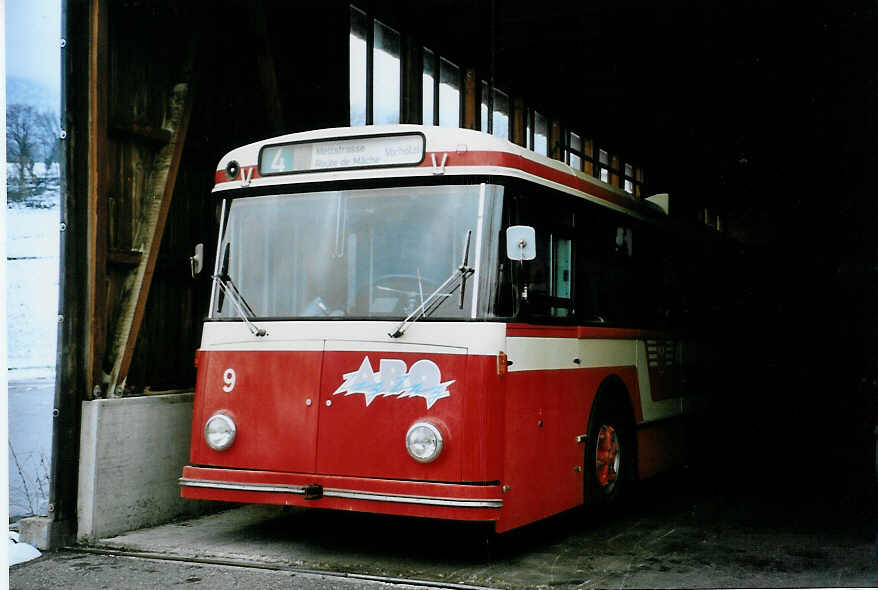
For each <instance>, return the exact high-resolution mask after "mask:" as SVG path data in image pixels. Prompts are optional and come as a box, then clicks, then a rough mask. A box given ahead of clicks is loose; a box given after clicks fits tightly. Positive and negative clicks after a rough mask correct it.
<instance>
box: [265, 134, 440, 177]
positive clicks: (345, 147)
mask: <svg viewBox="0 0 878 590" xmlns="http://www.w3.org/2000/svg"><path fill="white" fill-rule="evenodd" d="M423 159H424V136H423V135H421V134H419V133H417V134H406V135H380V136H371V137H354V138H346V139H332V140H328V141H327V140H321V141H308V142H298V143H287V144H281V145H270V146H266V147H264V148H262V152H261V153H260V154H259V174H260V175H262V176H269V175H272V174H290V173H294V172H313V171H318V170H350V169H356V168H381V167H386V166H411V165H417V164H420V163H421V161H422V160H423Z"/></svg>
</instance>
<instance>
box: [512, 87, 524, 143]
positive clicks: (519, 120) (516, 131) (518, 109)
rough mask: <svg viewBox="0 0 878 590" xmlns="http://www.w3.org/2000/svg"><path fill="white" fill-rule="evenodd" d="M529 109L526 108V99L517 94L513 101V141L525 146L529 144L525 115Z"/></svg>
mask: <svg viewBox="0 0 878 590" xmlns="http://www.w3.org/2000/svg"><path fill="white" fill-rule="evenodd" d="M526 116H527V111H525V109H524V99H523V98H521V97H520V96H517V97H515V98H514V99H513V101H512V137H511V139H512V141H513V142H514V143H517V144H518V145H520V146H522V147H524V146H525V145H527V138H526V137H525V133H526V131H527V123H526V120H525V117H526Z"/></svg>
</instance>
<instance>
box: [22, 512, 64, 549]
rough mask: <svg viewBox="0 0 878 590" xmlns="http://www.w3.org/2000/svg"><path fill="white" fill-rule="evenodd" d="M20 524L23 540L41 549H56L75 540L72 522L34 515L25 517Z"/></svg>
mask: <svg viewBox="0 0 878 590" xmlns="http://www.w3.org/2000/svg"><path fill="white" fill-rule="evenodd" d="M18 526H19V535H20V537H19V538H20V539H21V541H22V542H24V543H27V544H28V545H33V546H34V547H36V548H37V549H39V550H40V551H54V550H56V549H58V548H59V547H64V546H65V545H68V544H70V543H71V542H72V541H73V531H72V528H73V527H72V526H71V523H70V522H66V523H65V522H57V521H54V520H52V519H51V518H49V517H48V516H32V517H30V518H23V519H22V520H21V522H20V523H19V525H18Z"/></svg>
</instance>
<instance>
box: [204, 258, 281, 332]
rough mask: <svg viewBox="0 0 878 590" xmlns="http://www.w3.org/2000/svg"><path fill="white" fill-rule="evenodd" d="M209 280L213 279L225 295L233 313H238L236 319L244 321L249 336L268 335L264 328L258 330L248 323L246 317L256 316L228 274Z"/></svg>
mask: <svg viewBox="0 0 878 590" xmlns="http://www.w3.org/2000/svg"><path fill="white" fill-rule="evenodd" d="M211 278H213V280H214V282H215V283H216V284H217V285H219V287H220V289H221V290H222V292H223V293H225V294H226V296H227V297H228V298H229V300H231V302H232V306H233V307H234V308H235V311H236V312H238V317H240V318H241V319H242V320H244V323H245V324H247V328H248V329H249V330H250V333H251V334H253V335H254V336H259V337H261V336H265V335H266V334H268V332H267V331H266V330H265V328H260V327H259V326H257V325H256V324H254V323H253V322H251V321H250V319H249V317H248V315H249V316H250V317H255V316H256V314H255V313H254V312H253V308H252V307H250V304H249V303H247V300H246V299H244V296H243V295H242V294H241V291H239V290H238V287H237V285H235V282H234V281H233V280H232V277H230V276H229V275H228V273H226V274H224V275H222V276H220V275H213V276H212V277H211Z"/></svg>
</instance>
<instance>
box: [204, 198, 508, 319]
mask: <svg viewBox="0 0 878 590" xmlns="http://www.w3.org/2000/svg"><path fill="white" fill-rule="evenodd" d="M502 195H503V189H502V187H501V186H498V185H490V184H488V185H432V186H407V187H388V188H370V189H357V190H336V191H321V192H309V193H294V194H282V195H267V196H256V197H245V198H237V199H234V200H232V201H231V205H230V206H229V208H228V211H227V213H226V215H227V223H226V227H225V232H224V234H223V237H222V242H221V244H220V249H219V254H218V258H221V260H219V264H218V265H217V268H218V274H219V277H220V280H223V281H226V282H229V283H231V284H233V285H234V286H235V288H236V289H237V290H239V291H240V295H241V298H242V299H243V300H244V301H246V305H247V307H248V311H249V310H252V317H256V318H284V319H332V318H351V319H402V318H405V317H406V316H407V315H408V314H409V313H411V312H412V311H414V310H415V309H417V308H418V306H419V305H421V303H422V302H423V301H424V300H425V299H426V298H428V297H429V296H430V294H432V293H433V292H434V291H435V290H436V289H437V288H438V287H439V286H440V285H442V283H443V282H445V280H446V279H448V277H449V276H450V275H451V274H452V273H454V272H455V271H457V270H458V267H459V266H460V265H461V262H462V260H463V256H464V247H465V244H466V239H467V234H468V233H469V232H470V231H471V232H472V234H471V235H472V238H471V246H470V249H469V262H468V264H469V266H472V267H474V268H475V273H474V275H473V276H472V277H471V278H470V279H469V281H468V284H467V286H466V289H465V298H464V302H463V306H462V308H461V305H460V296H459V286H454V287H453V288H454V292H453V293H451V294H450V295H452V296H447V297H443V298H442V302H441V304H440V305H439V306H438V307H436V308H435V309H431V310H430V311H431V313H430V316H429V317H430V318H438V319H463V318H483V317H486V316H487V315H488V314H489V310H491V309H492V303H493V301H489V299H491V300H492V299H493V294H494V292H495V290H496V280H497V277H496V272H485V270H484V269H496V268H497V256H498V238H499V234H500V229H499V228H500V211H501V209H502ZM476 265H478V266H476ZM222 291H223V290H221V289H214V298H213V301H212V303H211V311H210V317H211V318H214V319H226V318H230V319H231V318H237V317H239V314H238V312H236V310H235V307H234V305H233V302H231V301H229V300H228V298H226V297H224V296H223V295H222ZM474 298H475V299H474Z"/></svg>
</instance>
